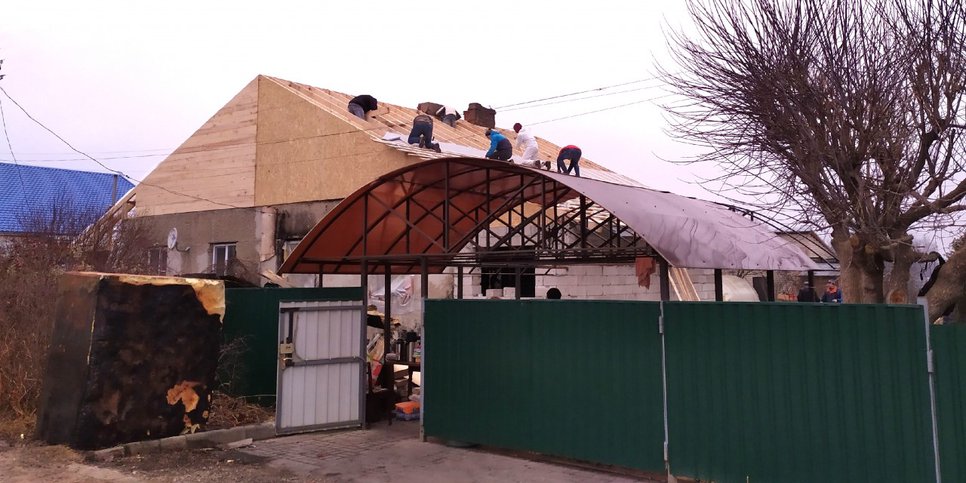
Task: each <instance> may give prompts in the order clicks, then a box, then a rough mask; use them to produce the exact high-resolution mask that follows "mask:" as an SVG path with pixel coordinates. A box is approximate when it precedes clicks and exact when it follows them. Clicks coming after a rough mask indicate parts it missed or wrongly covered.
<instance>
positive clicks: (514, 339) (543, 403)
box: [423, 300, 664, 472]
mask: <svg viewBox="0 0 966 483" xmlns="http://www.w3.org/2000/svg"><path fill="white" fill-rule="evenodd" d="M424 331H425V335H426V338H425V345H424V346H423V351H424V354H425V358H424V360H423V371H424V374H423V376H424V378H425V380H426V381H427V384H426V385H425V386H424V387H423V389H424V397H425V408H424V412H423V414H424V418H425V419H424V427H425V432H426V435H428V436H434V437H440V438H444V439H449V440H457V441H465V442H472V443H481V444H486V445H491V446H496V447H502V448H511V449H518V450H527V451H537V452H541V453H546V454H552V455H557V456H564V457H569V458H575V459H580V460H587V461H595V462H600V463H605V464H614V465H620V466H626V467H631V468H638V469H642V470H649V471H655V472H659V471H661V470H662V469H663V441H664V426H663V418H662V413H663V410H662V395H661V353H660V351H661V347H660V335H659V334H658V304H656V303H647V302H637V303H635V302H616V301H613V302H611V301H608V302H584V301H501V300H480V301H466V300H463V301H459V300H427V301H426V303H425V326H424Z"/></svg>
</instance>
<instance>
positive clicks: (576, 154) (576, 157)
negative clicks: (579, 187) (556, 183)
mask: <svg viewBox="0 0 966 483" xmlns="http://www.w3.org/2000/svg"><path fill="white" fill-rule="evenodd" d="M582 154H583V153H581V152H580V148H578V147H577V146H574V145H573V144H571V145H569V146H564V148H563V149H561V150H560V154H558V155H557V172H558V173H564V174H570V172H571V171H573V172H574V176H576V177H578V178H579V177H580V166H579V165H578V164H577V163H579V162H580V156H581V155H582ZM567 159H569V160H570V165H569V166H568V165H566V164H564V160H567Z"/></svg>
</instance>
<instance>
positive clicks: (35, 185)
mask: <svg viewBox="0 0 966 483" xmlns="http://www.w3.org/2000/svg"><path fill="white" fill-rule="evenodd" d="M115 180H116V182H117V189H116V191H115V185H114V183H115ZM133 187H134V185H133V184H131V182H130V181H128V180H126V179H124V177H123V176H119V175H114V174H110V173H92V172H90V171H74V170H70V169H59V168H45V167H40V166H24V165H19V166H18V165H16V164H12V163H0V233H22V232H24V231H26V230H25V229H24V227H23V226H21V220H24V219H25V217H29V216H33V214H35V213H39V214H44V213H49V212H50V208H51V207H52V206H53V205H55V204H58V203H65V202H67V203H70V204H71V205H72V209H74V210H76V211H77V212H83V213H87V212H96V214H97V215H98V216H100V215H101V214H103V213H104V212H105V211H107V209H108V208H110V207H111V205H113V202H114V201H115V200H116V199H120V198H121V197H122V196H124V195H125V194H126V193H127V192H128V191H130V190H131V188H133ZM112 194H114V197H115V199H113V200H112V199H111V196H112Z"/></svg>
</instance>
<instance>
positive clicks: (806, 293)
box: [798, 282, 819, 302]
mask: <svg viewBox="0 0 966 483" xmlns="http://www.w3.org/2000/svg"><path fill="white" fill-rule="evenodd" d="M798 301H799V302H818V301H819V298H818V294H817V293H815V289H814V288H812V285H811V284H810V283H808V282H805V286H804V287H802V289H801V290H799V291H798Z"/></svg>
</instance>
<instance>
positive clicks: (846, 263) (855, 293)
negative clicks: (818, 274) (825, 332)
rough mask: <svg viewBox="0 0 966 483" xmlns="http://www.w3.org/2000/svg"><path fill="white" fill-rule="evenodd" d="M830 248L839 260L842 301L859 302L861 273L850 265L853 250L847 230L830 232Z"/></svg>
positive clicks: (857, 268)
mask: <svg viewBox="0 0 966 483" xmlns="http://www.w3.org/2000/svg"><path fill="white" fill-rule="evenodd" d="M832 248H833V249H834V250H835V256H836V257H838V259H839V287H841V289H842V301H843V302H852V303H858V302H861V301H862V299H861V296H860V294H861V293H862V271H861V270H859V267H858V266H856V265H855V264H853V263H852V252H853V248H852V240H851V238H850V236H849V232H848V230H846V229H844V228H837V229H833V230H832ZM820 289H821V288H820Z"/></svg>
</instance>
